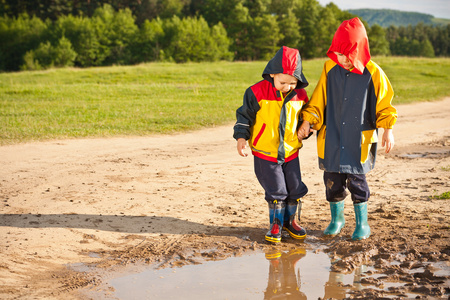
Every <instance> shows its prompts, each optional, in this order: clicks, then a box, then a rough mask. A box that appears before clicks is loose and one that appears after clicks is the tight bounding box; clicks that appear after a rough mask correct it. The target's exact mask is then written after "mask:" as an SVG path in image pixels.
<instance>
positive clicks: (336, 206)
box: [323, 200, 345, 235]
mask: <svg viewBox="0 0 450 300" xmlns="http://www.w3.org/2000/svg"><path fill="white" fill-rule="evenodd" d="M329 203H330V211H331V222H330V224H329V225H328V227H327V229H325V231H324V232H323V234H325V235H336V234H338V233H339V232H341V229H342V227H344V224H345V217H344V200H342V201H339V202H329Z"/></svg>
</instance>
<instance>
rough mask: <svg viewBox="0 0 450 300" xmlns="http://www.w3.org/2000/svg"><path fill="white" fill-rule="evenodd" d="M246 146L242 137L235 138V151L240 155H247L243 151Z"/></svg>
mask: <svg viewBox="0 0 450 300" xmlns="http://www.w3.org/2000/svg"><path fill="white" fill-rule="evenodd" d="M246 148H247V141H246V140H245V139H243V138H240V139H237V151H238V153H239V155H240V156H243V157H247V156H248V154H247V153H245V152H244V150H245V149H246Z"/></svg>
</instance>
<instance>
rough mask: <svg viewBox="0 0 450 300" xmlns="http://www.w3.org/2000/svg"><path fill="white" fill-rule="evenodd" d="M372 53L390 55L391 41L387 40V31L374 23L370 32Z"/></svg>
mask: <svg viewBox="0 0 450 300" xmlns="http://www.w3.org/2000/svg"><path fill="white" fill-rule="evenodd" d="M368 35H369V45H370V53H371V54H372V55H389V54H390V50H389V42H388V41H387V40H386V32H385V31H384V29H383V27H381V26H380V25H377V24H375V25H373V26H372V27H371V28H370V31H369V33H368Z"/></svg>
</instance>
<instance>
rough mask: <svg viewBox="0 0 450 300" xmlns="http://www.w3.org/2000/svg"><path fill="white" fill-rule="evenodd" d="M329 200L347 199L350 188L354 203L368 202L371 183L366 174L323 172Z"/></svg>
mask: <svg viewBox="0 0 450 300" xmlns="http://www.w3.org/2000/svg"><path fill="white" fill-rule="evenodd" d="M323 182H324V183H325V188H326V192H325V193H326V196H327V201H328V202H338V201H342V200H344V199H345V197H346V196H347V191H346V189H348V190H349V191H350V193H351V194H352V200H353V203H355V204H356V203H363V202H367V201H368V200H369V197H370V190H369V185H368V184H367V180H366V175H365V174H344V173H330V172H324V173H323Z"/></svg>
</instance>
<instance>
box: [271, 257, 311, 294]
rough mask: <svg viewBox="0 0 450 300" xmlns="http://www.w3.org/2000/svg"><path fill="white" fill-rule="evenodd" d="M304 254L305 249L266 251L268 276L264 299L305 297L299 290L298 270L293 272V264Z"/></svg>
mask: <svg viewBox="0 0 450 300" xmlns="http://www.w3.org/2000/svg"><path fill="white" fill-rule="evenodd" d="M305 255H306V250H305V249H295V250H291V251H289V252H282V251H279V250H276V249H274V250H272V251H268V252H266V255H265V256H266V259H267V260H268V261H269V262H270V264H269V278H268V282H267V289H266V291H265V292H264V299H306V295H305V294H303V293H302V292H301V291H300V287H301V282H300V270H298V274H296V273H295V265H296V264H297V262H298V261H299V260H300V259H301V258H302V257H304V256H305Z"/></svg>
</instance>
